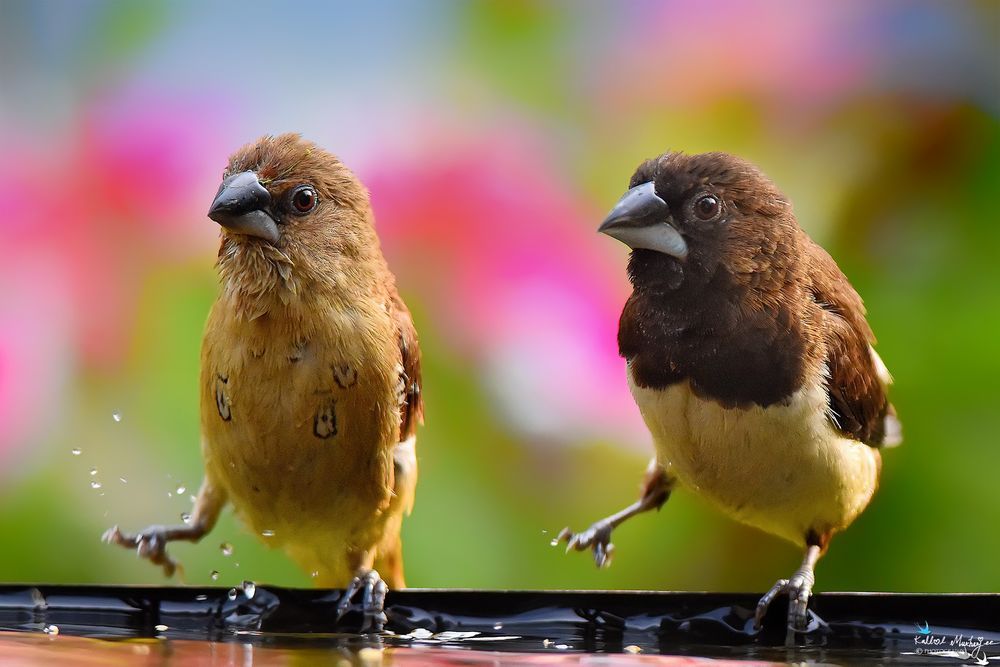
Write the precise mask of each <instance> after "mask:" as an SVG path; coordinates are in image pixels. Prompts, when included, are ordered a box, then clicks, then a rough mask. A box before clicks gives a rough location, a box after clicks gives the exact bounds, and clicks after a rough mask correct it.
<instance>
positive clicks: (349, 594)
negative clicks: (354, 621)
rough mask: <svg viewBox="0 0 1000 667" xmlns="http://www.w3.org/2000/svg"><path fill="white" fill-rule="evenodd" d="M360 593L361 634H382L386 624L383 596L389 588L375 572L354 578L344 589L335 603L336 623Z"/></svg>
mask: <svg viewBox="0 0 1000 667" xmlns="http://www.w3.org/2000/svg"><path fill="white" fill-rule="evenodd" d="M359 591H362V596H361V613H362V615H363V620H362V624H361V632H362V633H368V632H382V628H384V627H385V624H386V620H387V619H386V616H385V595H386V593H387V592H388V591H389V587H388V586H386V584H385V582H384V581H382V577H380V576H379V574H378V572H376V571H375V570H368V571H367V572H363V573H360V574H358V575H357V576H355V577H354V578H353V579H351V582H350V583H349V584H348V585H347V588H345V589H344V594H343V595H342V596H341V598H340V601H339V602H338V603H337V621H340V619H342V618H343V617H344V615H345V614H347V612H349V611H351V609H352V608H353V607H354V605H353V604H352V603H351V600H352V599H354V596H355V595H357V594H358V592H359Z"/></svg>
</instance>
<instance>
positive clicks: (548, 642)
mask: <svg viewBox="0 0 1000 667" xmlns="http://www.w3.org/2000/svg"><path fill="white" fill-rule="evenodd" d="M554 643H555V642H554V641H552V640H551V639H543V640H542V646H544V647H545V648H548V647H550V646H552V645H553V644H554Z"/></svg>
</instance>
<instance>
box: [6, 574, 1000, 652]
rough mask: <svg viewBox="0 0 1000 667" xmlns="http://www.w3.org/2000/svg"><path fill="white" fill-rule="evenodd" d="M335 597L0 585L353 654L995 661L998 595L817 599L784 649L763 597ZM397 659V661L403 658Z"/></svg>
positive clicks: (118, 632) (15, 609) (153, 622)
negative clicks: (371, 606) (374, 627)
mask: <svg viewBox="0 0 1000 667" xmlns="http://www.w3.org/2000/svg"><path fill="white" fill-rule="evenodd" d="M339 595H340V593H339V591H326V590H314V589H285V588H277V587H269V586H252V585H247V586H245V587H241V588H237V589H226V588H186V587H184V588H182V587H172V588H167V587H164V588H145V587H142V588H139V587H136V588H128V587H100V586H45V585H40V586H31V585H24V586H15V585H8V586H0V630H7V631H15V632H29V633H47V634H48V635H49V636H50V637H52V636H56V635H58V636H59V637H65V636H67V635H74V636H81V637H89V638H96V639H106V640H116V641H121V640H130V639H132V640H134V639H140V638H148V639H154V640H156V641H159V642H171V641H174V642H177V641H184V640H197V641H202V642H205V644H206V646H207V645H208V642H212V643H213V644H212V646H218V645H220V644H218V643H222V645H225V644H228V643H234V642H235V643H241V644H246V645H249V646H251V647H253V646H256V647H258V648H262V649H263V648H267V649H281V650H283V651H285V652H289V651H291V652H295V651H309V652H314V651H317V650H319V651H324V650H326V651H334V650H336V651H343V650H346V651H348V652H349V653H350V654H351V655H354V656H356V655H357V651H360V650H362V649H376V650H379V651H381V650H382V649H389V650H398V649H405V648H424V649H426V648H444V649H454V648H461V649H465V650H467V651H468V650H472V651H488V652H501V653H502V654H503V655H504V656H511V657H513V655H514V654H515V653H516V654H521V655H522V656H524V657H525V658H527V654H532V655H536V656H537V654H549V655H552V654H564V655H566V657H567V658H569V659H570V660H569V661H571V662H579V660H574V659H572V658H571V656H572V655H576V656H577V657H579V655H580V654H581V653H622V654H623V655H622V656H621V657H622V658H623V659H624V658H626V657H628V656H631V655H638V654H641V655H642V656H650V655H651V654H652V655H667V656H701V657H710V658H722V659H730V660H747V659H750V660H763V661H777V662H797V661H822V662H834V663H839V664H847V663H859V664H875V663H920V664H963V663H972V664H974V663H976V662H977V661H979V662H980V664H987V663H982V662H981V659H986V660H989V658H990V657H993V658H995V659H994V660H992V661H990V662H992V663H994V664H1000V595H910V594H858V593H825V594H824V593H821V594H817V595H816V596H815V597H814V598H813V601H812V603H811V604H810V609H811V610H812V612H813V622H812V624H811V628H810V631H809V632H807V633H802V634H798V635H796V636H795V637H794V642H793V643H794V646H793V647H791V648H786V640H787V639H788V637H787V633H786V630H785V623H784V614H785V611H786V608H787V607H786V603H785V602H784V601H778V602H776V603H775V604H774V605H773V607H772V609H771V611H770V613H769V615H768V617H767V619H766V621H765V625H764V629H763V630H762V631H760V632H756V631H754V629H753V617H752V615H753V614H752V610H753V608H754V607H755V605H756V603H757V600H758V598H759V595H758V594H730V593H660V592H595V591H579V592H577V591H551V592H544V591H452V590H408V591H399V592H391V593H390V594H389V597H388V599H387V608H386V612H387V617H388V624H387V626H386V632H385V633H382V634H380V635H358V634H354V633H355V632H356V631H357V629H358V627H359V624H360V620H361V619H360V614H357V613H350V614H348V615H347V616H345V617H344V618H343V619H342V622H340V623H338V622H337V621H336V605H337V601H338V599H339ZM12 636H15V635H7V636H6V637H7V638H8V639H9V638H10V637H12ZM4 641H5V640H4V639H3V638H0V649H2V647H3V646H5V645H6V644H5V643H4ZM213 651H214V649H213ZM963 651H964V653H963ZM379 655H382V654H381V653H380V654H379ZM403 655H406V654H403ZM464 655H466V656H467V657H468V658H469V659H471V658H472V657H473V654H472V653H466V654H464ZM493 655H494V657H496V654H493ZM427 657H430V655H429V654H427ZM396 659H397V661H398V660H400V659H402V658H401V656H400V655H399V654H398V653H397V655H396ZM464 662H468V660H466V661H464ZM500 662H501V663H506V662H507V660H500ZM511 664H513V663H511Z"/></svg>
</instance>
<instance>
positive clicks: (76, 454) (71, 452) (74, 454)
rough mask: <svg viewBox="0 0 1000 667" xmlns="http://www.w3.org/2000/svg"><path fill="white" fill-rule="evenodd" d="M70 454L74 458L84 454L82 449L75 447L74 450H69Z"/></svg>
mask: <svg viewBox="0 0 1000 667" xmlns="http://www.w3.org/2000/svg"><path fill="white" fill-rule="evenodd" d="M69 453H70V454H72V455H73V456H79V455H80V454H82V453H83V450H82V449H80V448H79V447H74V448H73V449H71V450H69Z"/></svg>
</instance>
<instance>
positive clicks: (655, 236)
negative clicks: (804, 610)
mask: <svg viewBox="0 0 1000 667" xmlns="http://www.w3.org/2000/svg"><path fill="white" fill-rule="evenodd" d="M672 222H673V218H672V217H671V215H670V207H669V206H667V203H666V202H665V201H663V200H662V199H660V197H659V195H657V194H656V188H655V187H654V185H653V183H652V182H649V183H643V184H642V185H637V186H635V187H634V188H632V189H631V190H629V191H628V192H626V193H625V194H624V196H622V198H621V199H619V200H618V203H617V204H615V207H614V208H613V209H611V213H609V214H608V217H607V218H605V219H604V222H602V223H601V226H600V227H598V228H597V231H599V232H601V233H602V234H607V235H608V236H610V237H611V238H613V239H618V240H619V241H621V242H622V243H624V244H625V245H627V246H628V247H630V248H632V249H633V250H634V249H637V248H645V249H647V250H655V251H657V252H662V253H664V254H666V255H670V256H671V257H676V258H677V259H684V258H685V257H687V254H688V247H687V242H686V241H684V237H683V236H681V233H680V232H679V231H677V228H675V227H674V226H673V224H671V223H672Z"/></svg>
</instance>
